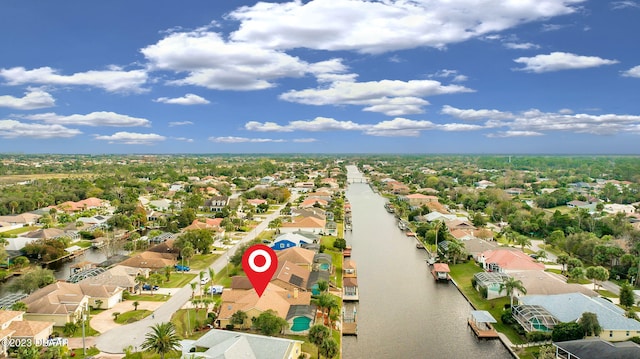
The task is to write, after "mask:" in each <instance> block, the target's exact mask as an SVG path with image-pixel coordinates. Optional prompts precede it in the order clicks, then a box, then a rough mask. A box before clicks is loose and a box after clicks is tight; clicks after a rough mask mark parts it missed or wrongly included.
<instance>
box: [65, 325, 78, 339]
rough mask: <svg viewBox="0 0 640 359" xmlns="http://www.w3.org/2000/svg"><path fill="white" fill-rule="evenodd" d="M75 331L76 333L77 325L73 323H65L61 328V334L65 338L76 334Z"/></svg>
mask: <svg viewBox="0 0 640 359" xmlns="http://www.w3.org/2000/svg"><path fill="white" fill-rule="evenodd" d="M77 331H78V324H76V323H73V322H69V323H65V325H64V327H63V328H62V332H63V333H64V335H66V336H67V337H72V336H73V335H74V334H76V332H77Z"/></svg>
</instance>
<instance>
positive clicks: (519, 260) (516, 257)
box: [481, 248, 545, 271]
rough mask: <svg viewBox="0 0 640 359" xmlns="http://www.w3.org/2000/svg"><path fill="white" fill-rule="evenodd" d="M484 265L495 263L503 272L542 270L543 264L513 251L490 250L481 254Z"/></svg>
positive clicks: (517, 251)
mask: <svg viewBox="0 0 640 359" xmlns="http://www.w3.org/2000/svg"><path fill="white" fill-rule="evenodd" d="M481 256H484V258H485V259H484V262H485V263H495V264H497V265H499V266H500V268H501V269H503V270H511V271H514V270H530V269H538V270H544V268H545V267H544V264H542V263H537V262H535V261H534V260H533V259H532V258H531V257H529V256H528V255H526V254H525V253H523V252H521V251H519V250H515V249H503V248H499V249H490V250H488V251H484V252H482V254H481Z"/></svg>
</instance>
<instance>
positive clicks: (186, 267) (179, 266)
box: [174, 264, 191, 272]
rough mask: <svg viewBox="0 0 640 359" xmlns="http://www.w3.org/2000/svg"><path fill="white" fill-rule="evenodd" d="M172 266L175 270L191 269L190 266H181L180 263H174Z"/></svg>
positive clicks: (186, 270) (185, 270)
mask: <svg viewBox="0 0 640 359" xmlns="http://www.w3.org/2000/svg"><path fill="white" fill-rule="evenodd" d="M174 268H175V269H176V272H188V271H190V270H191V268H189V266H183V265H180V264H176V265H175V266H174Z"/></svg>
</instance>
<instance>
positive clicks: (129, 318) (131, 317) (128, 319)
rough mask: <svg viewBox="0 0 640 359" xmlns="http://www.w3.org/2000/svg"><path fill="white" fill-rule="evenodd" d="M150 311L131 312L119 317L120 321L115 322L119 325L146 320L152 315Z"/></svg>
mask: <svg viewBox="0 0 640 359" xmlns="http://www.w3.org/2000/svg"><path fill="white" fill-rule="evenodd" d="M151 313H152V312H151V311H150V310H144V309H139V310H130V311H128V312H124V313H122V314H120V315H119V316H118V319H116V320H114V322H116V323H118V324H129V323H134V322H137V321H138V320H141V319H144V318H146V317H148V316H149V315H151Z"/></svg>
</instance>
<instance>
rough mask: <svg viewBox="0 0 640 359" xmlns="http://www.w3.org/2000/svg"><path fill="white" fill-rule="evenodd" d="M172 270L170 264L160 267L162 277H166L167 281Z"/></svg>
mask: <svg viewBox="0 0 640 359" xmlns="http://www.w3.org/2000/svg"><path fill="white" fill-rule="evenodd" d="M172 270H173V268H171V266H165V267H164V268H162V271H163V272H164V278H165V279H166V281H167V282H168V281H170V280H171V271H172Z"/></svg>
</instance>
